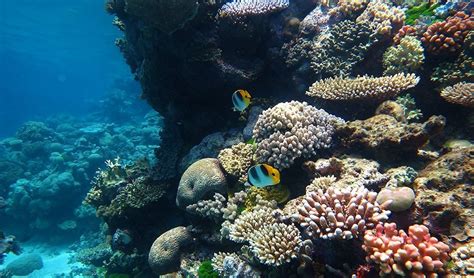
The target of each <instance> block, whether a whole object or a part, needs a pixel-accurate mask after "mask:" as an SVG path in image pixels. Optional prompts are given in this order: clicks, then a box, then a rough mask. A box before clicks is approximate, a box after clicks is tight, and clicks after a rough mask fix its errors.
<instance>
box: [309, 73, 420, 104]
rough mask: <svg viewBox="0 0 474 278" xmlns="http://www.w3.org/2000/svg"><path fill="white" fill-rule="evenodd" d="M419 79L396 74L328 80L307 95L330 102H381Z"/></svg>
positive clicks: (313, 87) (312, 88) (317, 82)
mask: <svg viewBox="0 0 474 278" xmlns="http://www.w3.org/2000/svg"><path fill="white" fill-rule="evenodd" d="M418 81H419V78H418V77H416V76H415V75H414V74H402V73H399V74H395V75H391V76H384V77H369V76H359V77H357V78H354V79H351V78H341V77H335V78H327V79H323V80H321V81H316V82H315V83H313V85H311V87H310V88H309V91H308V92H306V94H307V95H309V96H312V97H317V98H323V99H328V100H372V101H381V100H386V99H389V98H391V97H394V96H396V95H397V94H399V93H400V92H401V91H404V90H406V89H409V88H412V87H414V86H415V85H416V84H417V83H418Z"/></svg>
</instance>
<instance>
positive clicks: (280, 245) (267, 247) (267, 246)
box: [250, 223, 301, 266]
mask: <svg viewBox="0 0 474 278" xmlns="http://www.w3.org/2000/svg"><path fill="white" fill-rule="evenodd" d="M300 243H301V238H300V231H299V230H298V229H297V228H296V227H295V226H294V225H286V224H283V223H273V224H270V225H266V226H263V227H262V228H261V229H259V230H257V231H255V233H254V234H253V235H252V238H251V240H250V248H251V249H252V251H253V253H254V254H255V256H256V257H257V258H258V259H259V260H260V262H262V263H264V264H266V265H270V266H280V265H282V264H285V263H289V262H290V261H291V259H294V258H296V257H297V250H298V246H299V244H300Z"/></svg>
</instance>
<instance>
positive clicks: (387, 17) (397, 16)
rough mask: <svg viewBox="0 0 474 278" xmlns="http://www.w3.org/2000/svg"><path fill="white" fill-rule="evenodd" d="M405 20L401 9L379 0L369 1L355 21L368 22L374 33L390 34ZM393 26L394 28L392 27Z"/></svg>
mask: <svg viewBox="0 0 474 278" xmlns="http://www.w3.org/2000/svg"><path fill="white" fill-rule="evenodd" d="M404 21H405V13H404V12H403V10H402V9H399V8H397V7H392V6H390V5H388V4H386V3H384V2H383V1H381V0H376V1H370V3H369V4H368V5H367V8H366V9H365V10H364V12H363V13H362V14H361V15H360V16H359V17H358V18H357V20H356V22H358V23H359V22H368V23H369V25H370V26H371V27H372V30H374V32H375V33H377V34H379V35H390V34H392V31H393V30H394V29H397V28H396V27H401V26H402V25H403V22H404ZM394 27H395V28H394Z"/></svg>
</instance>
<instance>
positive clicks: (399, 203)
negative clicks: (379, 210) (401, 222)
mask: <svg viewBox="0 0 474 278" xmlns="http://www.w3.org/2000/svg"><path fill="white" fill-rule="evenodd" d="M389 200H391V201H392V202H391V203H390V204H389V205H387V209H388V210H390V211H393V212H400V211H404V210H407V209H409V208H410V207H411V205H412V204H413V202H415V192H414V191H413V189H411V188H409V187H397V188H383V189H382V190H380V192H379V194H378V195H377V203H379V204H383V203H385V202H386V201H389Z"/></svg>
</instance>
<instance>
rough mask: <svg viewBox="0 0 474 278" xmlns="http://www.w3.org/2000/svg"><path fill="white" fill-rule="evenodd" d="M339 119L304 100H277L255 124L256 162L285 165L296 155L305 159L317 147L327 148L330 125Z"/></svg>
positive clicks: (290, 162)
mask: <svg viewBox="0 0 474 278" xmlns="http://www.w3.org/2000/svg"><path fill="white" fill-rule="evenodd" d="M342 122H343V120H342V119H340V118H337V117H335V116H333V115H331V114H329V113H327V112H326V111H324V110H320V109H316V108H315V107H313V106H311V105H308V104H307V103H306V102H298V101H291V102H283V103H279V104H277V105H276V106H274V107H272V108H270V109H267V110H265V111H263V113H262V114H261V115H260V116H259V118H258V121H257V124H256V125H255V128H254V131H253V134H254V138H255V140H256V143H257V151H256V156H257V161H259V162H266V163H269V164H271V165H273V166H274V167H276V168H278V169H284V168H288V167H290V166H291V165H292V164H293V162H294V160H295V159H297V158H299V157H305V158H308V157H311V156H313V155H316V151H317V150H318V149H325V148H329V147H330V146H331V143H332V134H333V132H334V127H333V125H334V124H335V123H342Z"/></svg>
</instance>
